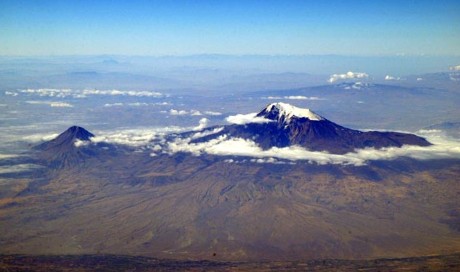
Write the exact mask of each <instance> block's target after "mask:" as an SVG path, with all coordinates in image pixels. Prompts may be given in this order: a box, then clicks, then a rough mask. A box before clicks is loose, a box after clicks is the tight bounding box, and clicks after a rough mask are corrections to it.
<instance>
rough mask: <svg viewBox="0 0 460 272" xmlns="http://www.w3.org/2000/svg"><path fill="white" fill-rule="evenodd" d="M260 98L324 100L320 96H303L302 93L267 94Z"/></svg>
mask: <svg viewBox="0 0 460 272" xmlns="http://www.w3.org/2000/svg"><path fill="white" fill-rule="evenodd" d="M262 99H269V100H280V99H285V100H324V99H322V98H319V97H317V96H310V97H308V96H303V95H289V96H267V97H262Z"/></svg>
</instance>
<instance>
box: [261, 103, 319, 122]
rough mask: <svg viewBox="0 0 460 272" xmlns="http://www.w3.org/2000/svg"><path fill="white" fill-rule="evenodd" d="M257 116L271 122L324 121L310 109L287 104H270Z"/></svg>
mask: <svg viewBox="0 0 460 272" xmlns="http://www.w3.org/2000/svg"><path fill="white" fill-rule="evenodd" d="M257 116H263V117H265V118H268V119H271V120H278V121H283V122H286V123H289V122H290V121H291V119H292V118H307V119H309V120H310V121H321V120H325V119H324V118H323V117H322V116H320V115H318V114H316V113H315V112H313V111H311V110H310V109H306V108H299V107H296V106H293V105H291V104H288V103H283V102H277V103H271V104H269V105H268V106H267V107H265V108H264V109H263V110H262V111H261V112H260V113H259V114H258V115H257Z"/></svg>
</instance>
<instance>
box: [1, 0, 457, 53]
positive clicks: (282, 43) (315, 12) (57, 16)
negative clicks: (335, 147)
mask: <svg viewBox="0 0 460 272" xmlns="http://www.w3.org/2000/svg"><path fill="white" fill-rule="evenodd" d="M459 14H460V1H458V0H453V1H443V0H437V1H434V0H433V1H424V0H418V1H415V0H406V1H404V0H401V1H391V0H389V1H364V0H363V1H335V0H333V1H308V0H304V1H288V0H286V1H281V0H280V1H269V0H267V1H249V0H247V1H238V0H233V1H192V0H190V1H103V0H98V1H94V0H93V1H85V0H80V1H66V0H61V1H58V0H55V1H40V0H36V1H21V0H13V1H9V0H0V55H92V54H122V55H154V56H158V55H190V54H216V53H218V54H238V55H241V54H271V55H297V54H319V55H321V54H338V55H397V54H409V55H420V54H426V55H457V56H458V55H460V16H459Z"/></svg>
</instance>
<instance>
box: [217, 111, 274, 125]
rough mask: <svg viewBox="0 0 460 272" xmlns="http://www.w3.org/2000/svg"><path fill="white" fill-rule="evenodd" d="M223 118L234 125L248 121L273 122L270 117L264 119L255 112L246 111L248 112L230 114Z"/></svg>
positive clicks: (247, 122)
mask: <svg viewBox="0 0 460 272" xmlns="http://www.w3.org/2000/svg"><path fill="white" fill-rule="evenodd" d="M225 120H226V121H227V122H229V123H230V124H236V125H244V124H249V123H268V122H273V121H272V120H270V119H266V118H264V117H258V116H257V112H254V113H248V114H237V115H232V116H228V117H227V118H225Z"/></svg>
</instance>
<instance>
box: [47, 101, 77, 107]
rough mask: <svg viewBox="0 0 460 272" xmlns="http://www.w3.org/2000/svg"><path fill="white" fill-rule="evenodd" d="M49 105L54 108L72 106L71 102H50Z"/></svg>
mask: <svg viewBox="0 0 460 272" xmlns="http://www.w3.org/2000/svg"><path fill="white" fill-rule="evenodd" d="M50 106H51V107H55V108H72V107H73V105H72V104H69V103H66V102H51V103H50Z"/></svg>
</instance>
